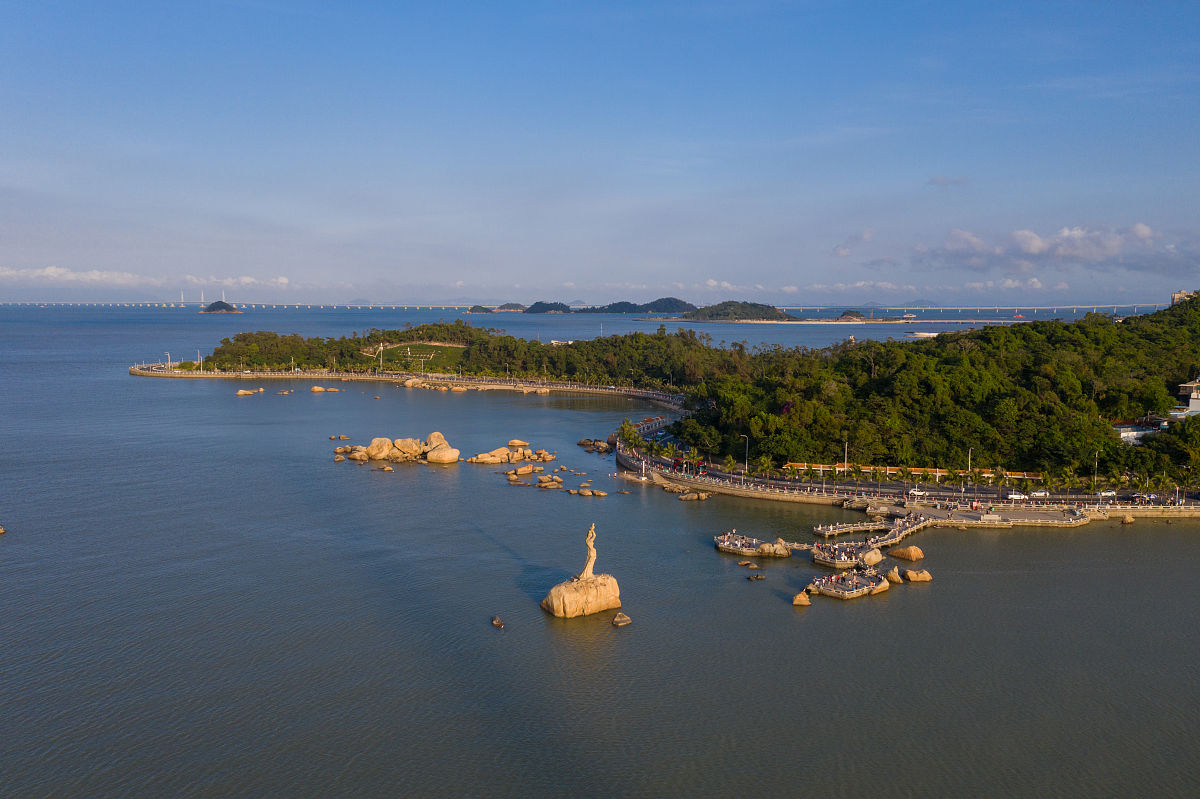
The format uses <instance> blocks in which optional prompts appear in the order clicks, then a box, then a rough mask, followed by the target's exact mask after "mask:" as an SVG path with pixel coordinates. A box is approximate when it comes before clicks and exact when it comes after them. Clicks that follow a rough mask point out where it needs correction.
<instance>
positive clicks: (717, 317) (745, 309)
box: [680, 300, 796, 322]
mask: <svg viewBox="0 0 1200 799" xmlns="http://www.w3.org/2000/svg"><path fill="white" fill-rule="evenodd" d="M680 318H682V319H690V320H694V321H697V322H736V321H739V320H745V319H754V320H758V319H770V320H775V321H786V320H788V319H795V318H796V317H794V316H792V315H791V314H789V313H785V312H783V311H781V310H779V309H778V308H776V307H775V306H774V305H763V304H762V303H758V302H737V301H736V300H729V301H727V302H719V303H717V304H716V305H707V306H705V307H703V308H697V309H696V310H694V311H688V312H687V313H685V314H683V315H682V316H681V317H680Z"/></svg>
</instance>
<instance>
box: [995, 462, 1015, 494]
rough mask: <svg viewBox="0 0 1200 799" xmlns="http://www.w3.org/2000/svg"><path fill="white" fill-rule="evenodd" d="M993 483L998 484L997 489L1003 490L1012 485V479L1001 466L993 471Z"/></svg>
mask: <svg viewBox="0 0 1200 799" xmlns="http://www.w3.org/2000/svg"><path fill="white" fill-rule="evenodd" d="M992 482H993V483H995V484H996V488H998V489H1003V488H1005V487H1006V486H1008V485H1009V484H1010V483H1012V478H1011V477H1009V476H1008V472H1006V471H1004V469H1003V468H1002V467H1000V466H997V467H996V468H995V469H992Z"/></svg>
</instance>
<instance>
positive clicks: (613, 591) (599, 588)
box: [542, 524, 621, 619]
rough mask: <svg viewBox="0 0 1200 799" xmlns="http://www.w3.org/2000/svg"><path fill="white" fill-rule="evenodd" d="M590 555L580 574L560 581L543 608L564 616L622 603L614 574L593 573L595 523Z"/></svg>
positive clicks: (604, 608)
mask: <svg viewBox="0 0 1200 799" xmlns="http://www.w3.org/2000/svg"><path fill="white" fill-rule="evenodd" d="M585 541H586V542H587V548H588V557H587V562H586V563H585V564H584V567H583V571H582V572H580V573H579V575H578V576H577V577H572V578H571V579H570V580H567V581H566V582H562V583H559V584H558V585H556V586H554V587H553V588H551V589H550V593H548V594H547V595H546V598H545V599H543V600H542V610H544V611H546V612H547V613H549V614H551V615H553V616H558V617H559V618H563V619H572V618H575V617H576V616H587V615H590V614H592V613H599V612H601V611H604V610H612V609H613V608H619V607H621V589H620V587H619V586H618V585H617V578H615V577H613V576H612V575H611V574H593V572H592V567H593V566H594V565H595V563H596V547H595V546H594V543H595V541H596V525H594V524H593V525H592V526H591V529H589V530H588V534H587V538H586V539H585Z"/></svg>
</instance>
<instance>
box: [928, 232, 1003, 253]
mask: <svg viewBox="0 0 1200 799" xmlns="http://www.w3.org/2000/svg"><path fill="white" fill-rule="evenodd" d="M942 249H944V250H948V251H949V252H977V253H999V252H1001V250H1000V248H999V247H992V246H989V245H988V244H987V242H985V241H984V240H983V239H981V238H980V237H979V236H976V235H975V234H974V233H971V232H970V231H967V230H960V229H959V228H955V229H954V230H951V231H950V232H949V233H947V234H946V241H945V243H944V244H943V245H942Z"/></svg>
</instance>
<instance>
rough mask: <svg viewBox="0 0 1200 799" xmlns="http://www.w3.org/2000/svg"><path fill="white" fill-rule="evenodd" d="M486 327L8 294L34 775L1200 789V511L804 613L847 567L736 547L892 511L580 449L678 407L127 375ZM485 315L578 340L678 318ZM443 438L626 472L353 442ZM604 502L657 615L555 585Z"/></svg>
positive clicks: (11, 791) (8, 397) (512, 791)
mask: <svg viewBox="0 0 1200 799" xmlns="http://www.w3.org/2000/svg"><path fill="white" fill-rule="evenodd" d="M454 317H455V315H454V314H453V313H449V312H437V311H433V312H430V311H421V312H416V311H409V312H400V311H395V312H393V311H386V312H385V311H378V310H377V311H373V312H372V311H345V310H338V311H332V310H324V311H321V310H317V309H313V310H304V311H297V310H287V311H284V310H275V311H263V312H248V313H247V314H245V315H242V316H201V315H198V314H196V313H195V312H194V309H193V310H186V311H185V310H180V309H125V308H121V309H116V308H50V309H37V308H27V307H19V308H18V307H0V390H2V393H3V404H2V405H0V442H3V443H2V444H0V447H2V450H0V451H2V452H3V457H2V458H0V524H3V525H4V526H5V527H7V528H8V533H7V535H4V536H2V537H0V585H2V587H3V590H0V741H3V745H2V747H0V795H2V796H5V797H35V796H36V797H42V796H86V797H97V796H156V797H157V796H203V797H210V796H211V797H225V796H237V797H259V796H302V797H308V796H312V797H328V796H371V797H373V796H438V797H443V796H444V797H457V796H489V797H490V796H499V797H510V796H511V797H541V796H580V797H582V796H600V797H602V796H680V797H683V796H687V797H691V796H734V795H747V794H753V795H757V796H796V795H808V794H811V795H818V796H833V797H839V796H847V797H850V796H864V795H869V796H995V797H1009V796H1015V795H1025V796H1089V797H1090V796H1144V795H1145V796H1187V797H1194V796H1196V795H1198V794H1200V765H1198V764H1200V724H1198V723H1197V721H1196V709H1197V707H1200V666H1198V653H1200V625H1197V623H1196V608H1197V606H1198V605H1200V588H1198V587H1197V582H1196V575H1195V572H1194V571H1193V568H1194V565H1195V563H1196V562H1197V561H1200V524H1197V523H1188V524H1181V523H1175V524H1166V523H1153V522H1147V521H1139V522H1138V523H1137V524H1135V525H1133V526H1132V527H1122V526H1120V525H1118V524H1115V523H1113V524H1109V523H1097V524H1092V525H1089V526H1087V527H1084V528H1081V529H1078V530H1068V531H1052V532H1051V531H1022V530H1016V531H988V532H970V533H966V532H958V531H954V530H937V531H930V532H923V533H921V534H920V535H919V537H918V539H917V540H916V543H918V544H919V545H920V546H921V547H922V548H923V549H924V550H925V551H926V553H927V558H926V560H925V562H924V565H926V566H927V567H928V568H929V569H930V571H931V572H932V573H933V575H934V582H932V583H930V584H928V585H916V586H898V587H895V588H894V589H893V590H891V591H889V592H888V593H887V594H884V595H882V596H879V597H873V598H868V599H862V600H858V601H854V602H846V603H840V602H835V601H834V600H827V599H824V598H817V599H815V600H814V602H813V606H812V607H810V608H793V607H792V606H791V604H790V599H791V596H792V594H794V593H795V592H796V591H798V590H799V589H800V588H801V587H802V586H803V585H804V584H805V583H806V582H807V581H808V580H809V579H810V577H811V576H812V575H813V574H815V573H817V572H818V571H819V569H817V568H816V567H814V566H813V565H812V564H811V563H809V562H807V561H806V560H805V559H802V558H795V559H789V560H786V561H781V562H777V563H769V564H766V565H765V566H764V573H765V574H766V579H765V580H763V581H761V582H757V583H750V582H748V581H747V580H746V579H745V572H744V570H742V569H739V568H738V567H737V565H736V561H737V559H736V558H732V557H726V556H722V555H720V554H718V553H717V552H715V551H714V550H713V548H712V539H711V536H712V535H713V534H714V533H717V532H720V531H722V530H724V529H727V528H728V527H733V526H736V527H737V528H738V529H739V530H740V531H745V532H747V533H750V534H753V535H756V536H758V537H760V538H773V537H775V536H776V535H785V536H788V537H792V536H797V537H800V536H804V535H807V531H808V529H809V528H810V526H811V525H812V524H815V523H817V522H819V521H829V520H833V519H839V518H856V515H854V514H849V513H847V512H844V511H841V510H837V509H825V508H810V507H804V506H784V505H772V504H755V503H752V502H748V501H743V500H733V499H727V498H721V497H717V498H714V499H712V500H710V501H709V502H707V503H680V502H678V501H676V500H675V498H674V497H673V496H671V495H668V494H665V493H662V492H660V491H655V490H651V489H648V488H644V487H641V486H637V485H634V484H624V483H617V482H615V481H613V480H612V479H611V478H610V477H609V475H610V474H611V473H612V472H613V471H614V470H615V466H614V464H613V462H612V459H611V458H603V459H602V458H598V457H596V456H590V455H586V454H584V453H583V452H582V451H581V450H579V449H578V448H577V447H576V446H575V441H576V440H578V439H579V438H582V437H585V436H586V437H593V436H599V435H606V434H607V433H608V432H609V431H610V430H611V429H612V428H614V427H615V426H616V425H617V424H618V423H619V421H620V420H621V419H622V418H623V417H625V416H638V415H645V414H646V413H648V412H650V411H652V410H653V408H652V407H650V406H646V405H642V404H640V403H635V402H632V401H629V400H610V399H595V398H572V397H556V396H549V397H545V396H543V397H533V396H516V395H509V394H504V393H499V392H495V393H484V394H479V393H475V392H470V393H467V394H442V393H433V392H424V391H412V390H405V389H402V388H395V387H392V386H390V385H387V384H362V385H359V384H353V383H349V384H341V387H342V391H341V392H339V393H336V394H323V395H316V394H311V393H310V392H308V391H307V388H308V386H309V385H310V384H309V383H305V382H298V383H296V384H295V387H296V388H297V389H299V390H298V391H297V392H296V393H295V394H293V395H289V396H282V397H280V396H274V395H273V394H272V393H271V392H272V391H275V390H279V389H281V388H285V387H289V386H288V385H287V384H286V383H275V382H270V383H263V385H264V387H265V388H266V389H267V391H266V393H265V394H261V395H258V396H255V397H249V398H237V397H235V396H234V391H235V390H236V389H237V388H240V387H245V384H244V383H232V382H225V381H183V380H152V379H142V378H133V377H130V376H129V375H128V374H127V372H126V368H127V366H128V365H129V364H130V363H134V362H139V361H143V360H148V361H149V360H161V359H162V358H163V357H164V355H163V353H164V352H168V351H169V352H170V353H171V356H172V358H175V359H178V358H180V357H184V358H191V357H194V356H195V351H196V349H200V350H201V351H202V352H207V351H210V350H211V348H212V346H213V345H214V344H215V343H217V341H218V340H219V339H220V338H221V337H223V336H227V335H230V334H232V333H235V332H238V331H241V330H252V329H269V330H279V331H280V332H298V333H302V334H305V335H323V336H331V335H344V334H349V333H351V332H353V331H355V330H363V329H367V328H370V327H399V326H402V325H403V323H404V322H405V321H412V322H413V323H419V322H423V321H431V320H436V319H439V318H445V319H450V318H454ZM467 318H468V319H470V320H471V321H472V323H478V324H486V325H489V326H495V327H503V328H505V329H507V330H508V331H509V332H510V333H513V334H514V335H522V336H528V337H531V338H532V337H536V336H538V335H540V336H541V337H542V339H543V340H547V339H550V338H555V339H566V338H585V337H590V336H594V335H598V333H599V324H600V322H601V321H603V323H604V331H605V333H606V334H609V333H618V332H625V331H627V330H631V329H641V330H649V331H652V330H654V329H655V328H656V327H657V323H656V322H652V321H648V322H642V321H635V320H627V319H622V318H620V317H608V316H606V317H603V318H599V317H590V316H589V317H581V316H559V317H537V318H530V317H522V316H520V315H515V314H505V315H500V316H498V317H467ZM668 327H669V328H671V327H672V326H671V325H670V324H668ZM698 329H701V330H703V331H704V332H707V333H709V334H710V335H712V336H713V339H714V340H716V341H721V340H727V341H733V340H743V339H745V340H749V341H750V342H751V343H757V342H767V343H780V344H803V345H807V346H821V345H824V344H827V343H831V342H833V341H836V340H840V339H842V338H844V337H845V335H847V334H850V333H853V334H854V335H856V336H858V337H859V338H863V337H866V336H878V337H886V336H889V335H891V336H899V335H902V333H903V328H900V329H898V328H897V326H882V325H876V326H866V327H861V328H858V329H849V330H847V329H844V328H835V329H830V328H824V327H807V326H787V327H784V326H757V325H756V326H735V325H706V326H703V327H702V328H698ZM915 329H937V328H934V327H930V325H929V324H927V323H925V322H921V323H919V325H916V326H915ZM376 395H378V396H379V397H380V399H378V400H376V399H374V397H375V396H376ZM434 430H438V431H441V432H442V433H444V434H445V435H446V437H447V438H448V439H449V440H450V442H451V444H452V445H454V446H456V447H459V448H460V449H462V450H463V452H464V455H468V454H473V453H475V452H478V451H482V450H488V449H492V448H494V447H496V446H499V445H501V444H503V443H504V442H505V441H507V440H508V439H509V438H512V437H520V438H524V439H526V440H528V441H530V442H532V444H533V445H534V446H535V447H546V448H547V449H550V450H558V451H559V453H560V461H559V463H562V464H565V465H568V466H571V467H573V468H576V469H581V470H584V471H588V472H589V473H590V474H589V478H590V479H592V480H593V482H594V484H595V485H597V486H598V487H603V488H606V489H608V490H609V491H610V495H609V496H608V497H607V498H604V499H591V500H589V499H586V498H581V497H572V496H568V495H566V494H565V493H561V494H560V493H553V492H539V491H534V490H530V489H515V488H509V487H508V486H507V485H505V481H504V479H503V477H502V476H501V475H500V474H499V473H498V470H497V469H496V468H495V467H485V466H476V465H471V464H459V465H456V466H450V467H421V466H411V467H410V466H403V467H401V466H397V468H396V471H395V472H394V473H390V474H386V473H382V472H378V471H375V470H372V469H370V468H368V467H357V466H353V465H350V464H334V463H333V462H332V459H331V448H332V446H333V444H332V442H330V441H329V436H330V435H331V434H335V433H345V434H347V435H349V436H351V437H352V438H353V440H354V441H356V442H365V441H367V440H369V439H370V438H371V437H373V436H377V435H386V436H389V437H391V438H398V437H405V436H419V437H425V436H426V435H428V434H429V433H430V432H432V431H434ZM556 465H557V464H556ZM567 482H568V484H572V479H570V478H568V479H567ZM622 487H629V488H631V490H632V491H633V493H632V494H631V495H628V496H625V495H617V494H616V493H611V492H615V491H616V490H618V489H620V488H622ZM593 522H594V523H595V524H596V530H597V549H598V550H599V559H598V561H597V570H598V571H603V572H609V573H612V574H614V575H615V576H616V577H617V579H618V580H619V581H620V585H621V596H622V599H623V601H624V604H625V608H624V609H625V611H626V612H627V613H628V614H629V615H630V616H631V617H632V618H633V624H632V625H631V626H629V627H626V628H623V629H615V628H613V627H612V626H610V624H609V619H610V618H611V614H601V615H599V616H597V617H593V618H584V619H574V620H569V621H564V620H558V619H553V618H550V617H548V616H546V615H545V614H544V613H543V612H542V611H541V610H540V609H539V608H538V605H537V603H538V601H539V600H540V599H541V598H542V596H544V595H545V593H546V591H547V590H548V589H549V588H550V586H552V585H553V584H554V583H556V582H559V581H561V580H563V579H566V578H567V577H568V576H569V575H570V574H571V573H573V572H577V571H578V570H579V569H580V568H581V567H582V565H583V560H584V545H583V535H584V533H585V532H586V530H587V527H588V525H589V524H591V523H593ZM492 615H500V616H501V617H502V618H503V619H504V621H505V623H506V625H507V628H506V629H505V630H503V631H499V630H496V629H494V628H493V627H492V626H491V625H490V624H489V619H490V618H491V616H492Z"/></svg>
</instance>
